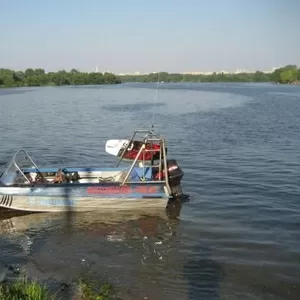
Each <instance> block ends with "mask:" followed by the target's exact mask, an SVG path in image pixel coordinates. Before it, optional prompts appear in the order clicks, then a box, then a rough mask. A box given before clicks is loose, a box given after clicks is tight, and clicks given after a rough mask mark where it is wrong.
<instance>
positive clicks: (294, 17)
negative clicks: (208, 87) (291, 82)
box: [0, 0, 300, 74]
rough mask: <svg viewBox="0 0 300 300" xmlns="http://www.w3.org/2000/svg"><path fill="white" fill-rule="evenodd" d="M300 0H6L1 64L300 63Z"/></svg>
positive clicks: (135, 67)
mask: <svg viewBox="0 0 300 300" xmlns="http://www.w3.org/2000/svg"><path fill="white" fill-rule="evenodd" d="M299 12H300V0H285V1H282V0H251V1H246V0H211V1H203V0H181V1H179V0H151V1H146V0H114V1H109V0H51V1H50V0H27V1H25V0H0V68H10V69H15V70H23V69H26V68H43V69H45V70H46V71H48V72H49V71H57V70H62V69H65V70H70V69H72V68H76V69H79V70H80V71H86V72H92V71H94V70H95V69H96V67H98V70H99V71H101V72H103V71H110V72H113V73H116V74H119V73H133V72H141V73H149V72H158V71H166V72H214V71H215V72H220V71H228V72H232V71H235V70H236V69H245V70H248V71H253V70H254V71H255V70H262V71H265V70H271V69H272V68H274V67H280V66H283V65H287V64H296V65H298V66H300V52H299V49H300V17H299Z"/></svg>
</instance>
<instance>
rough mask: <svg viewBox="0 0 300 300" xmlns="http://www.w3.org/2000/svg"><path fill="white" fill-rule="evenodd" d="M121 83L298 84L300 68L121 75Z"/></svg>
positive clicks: (291, 66)
mask: <svg viewBox="0 0 300 300" xmlns="http://www.w3.org/2000/svg"><path fill="white" fill-rule="evenodd" d="M119 78H120V79H121V81H122V82H157V81H163V82H275V83H283V84H300V68H297V66H296V65H287V66H284V67H282V68H278V69H276V70H274V71H273V72H272V73H264V72H261V71H256V72H255V73H238V74H227V73H212V74H210V75H204V74H197V75H193V74H180V73H167V72H159V73H150V74H146V75H122V76H120V77H119Z"/></svg>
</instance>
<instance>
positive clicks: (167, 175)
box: [0, 130, 183, 212]
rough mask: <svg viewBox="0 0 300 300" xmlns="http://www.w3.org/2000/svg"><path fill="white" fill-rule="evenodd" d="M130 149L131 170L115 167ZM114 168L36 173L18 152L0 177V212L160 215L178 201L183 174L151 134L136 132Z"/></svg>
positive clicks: (158, 138)
mask: <svg viewBox="0 0 300 300" xmlns="http://www.w3.org/2000/svg"><path fill="white" fill-rule="evenodd" d="M138 133H139V134H143V137H142V138H141V137H137V134H138ZM139 138H140V139H141V140H140V141H138V142H137V139H139ZM133 143H137V145H138V148H137V149H135V151H136V153H135V154H134V155H133V156H130V165H129V166H119V163H120V162H121V161H122V160H123V158H124V159H125V158H126V159H127V161H128V157H127V156H128V155H127V154H128V153H127V152H126V151H127V150H128V149H129V148H130V147H131V144H133ZM126 153H127V154H126ZM153 153H154V154H153ZM126 155H127V156H126ZM149 157H150V158H149ZM119 163H118V165H117V166H116V167H113V168H79V167H72V168H69V167H66V166H61V167H60V168H57V167H56V168H52V167H51V168H46V167H41V168H38V167H37V165H36V163H35V162H34V161H33V160H32V158H31V157H30V156H29V155H28V153H27V152H26V151H24V150H20V151H18V152H17V153H16V154H15V155H14V156H13V158H12V160H11V161H9V162H8V164H7V166H6V168H5V170H4V172H3V173H2V174H1V176H0V207H6V208H10V209H15V210H21V211H36V212H50V211H51V212H57V211H93V210H95V209H97V210H103V209H109V210H111V209H114V210H116V209H119V210H125V209H130V210H132V209H136V208H137V209H139V208H140V207H150V208H152V207H160V208H161V209H162V208H165V207H166V206H167V204H168V202H169V201H170V200H173V199H174V198H177V197H178V196H181V195H182V190H181V179H182V177H183V172H182V171H181V169H180V167H179V166H178V164H177V162H176V160H168V159H167V154H166V141H165V139H164V138H163V137H161V136H160V135H157V134H155V133H154V132H153V131H149V130H136V131H135V132H134V134H133V136H132V138H131V139H130V140H128V144H127V145H126V147H125V148H124V149H123V150H122V153H120V158H119Z"/></svg>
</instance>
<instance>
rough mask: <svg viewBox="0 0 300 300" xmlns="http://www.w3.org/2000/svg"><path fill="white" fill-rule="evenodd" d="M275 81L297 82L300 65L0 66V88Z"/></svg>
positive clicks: (299, 76) (295, 83)
mask: <svg viewBox="0 0 300 300" xmlns="http://www.w3.org/2000/svg"><path fill="white" fill-rule="evenodd" d="M134 82H136V83H146V82H160V83H168V82H172V83H180V82H182V83H188V82H189V83H197V82H198V83H215V82H216V83H226V82H228V83H234V82H236V83H274V84H291V85H300V68H297V66H296V65H287V66H285V67H282V68H278V69H276V70H274V72H272V73H263V72H261V71H257V72H255V73H238V74H227V73H226V74H225V73H212V74H209V75H207V74H180V73H167V72H159V73H150V74H146V75H115V74H113V73H108V72H105V73H99V72H93V73H84V72H79V71H78V70H76V69H72V70H71V71H70V72H67V71H64V70H62V71H58V72H49V73H46V72H45V71H44V69H27V70H25V71H24V72H23V71H14V70H10V69H0V88H14V87H37V86H82V85H105V84H120V83H134Z"/></svg>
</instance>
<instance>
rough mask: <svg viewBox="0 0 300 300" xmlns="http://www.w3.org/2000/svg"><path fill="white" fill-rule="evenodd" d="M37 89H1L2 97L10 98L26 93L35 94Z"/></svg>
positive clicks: (0, 94)
mask: <svg viewBox="0 0 300 300" xmlns="http://www.w3.org/2000/svg"><path fill="white" fill-rule="evenodd" d="M34 91H35V89H28V88H3V89H1V88H0V97H1V96H8V95H19V94H24V93H30V92H34Z"/></svg>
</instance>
